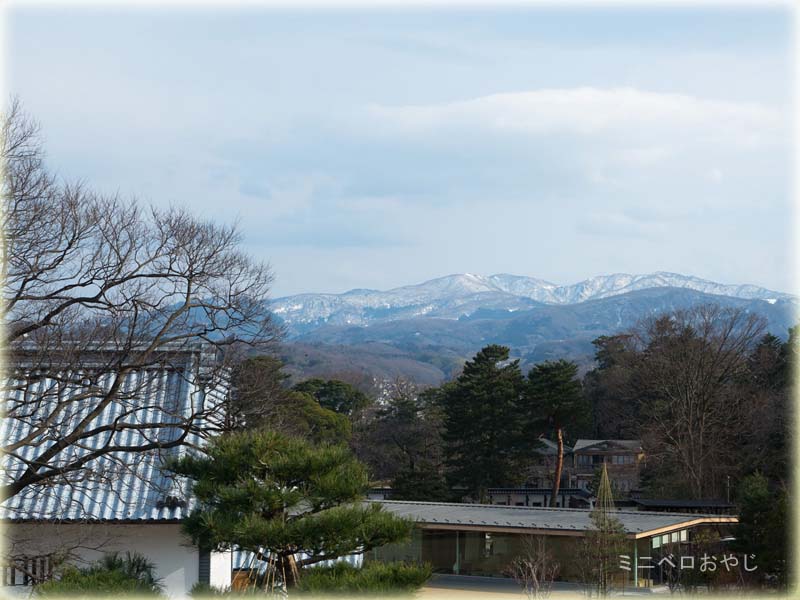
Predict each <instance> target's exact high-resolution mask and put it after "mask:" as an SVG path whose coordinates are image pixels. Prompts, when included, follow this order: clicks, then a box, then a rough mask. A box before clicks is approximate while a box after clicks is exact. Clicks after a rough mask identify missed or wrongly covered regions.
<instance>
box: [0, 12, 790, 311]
mask: <svg viewBox="0 0 800 600" xmlns="http://www.w3.org/2000/svg"><path fill="white" fill-rule="evenodd" d="M790 24H791V15H790V14H789V12H788V11H787V10H786V9H780V8H775V7H772V8H764V9H760V10H757V9H755V8H737V9H711V8H678V7H672V8H669V7H659V8H654V9H643V8H639V9H637V8H631V7H606V8H601V7H595V8H577V7H575V8H569V9H555V8H546V7H515V8H510V7H508V8H503V9H489V8H484V9H471V10H464V9H462V10H456V9H438V10H434V9H430V8H429V9H424V10H423V9H416V10H413V11H412V10H400V9H395V10H382V11H366V10H363V9H361V10H356V9H351V10H338V11H330V10H328V11H322V10H297V11H294V12H292V11H289V10H285V9H284V10H276V9H273V10H264V9H260V10H259V9H228V10H224V11H213V10H211V9H202V8H183V9H170V10H166V9H161V10H153V9H124V10H122V9H115V10H110V9H109V10H101V9H99V8H81V9H79V8H70V9H68V10H67V9H63V8H61V9H57V8H45V7H29V8H25V7H22V6H20V5H16V7H15V8H14V9H13V11H12V12H11V13H10V14H9V16H8V19H7V23H6V29H7V32H8V42H7V46H6V61H7V64H6V72H7V80H8V88H9V91H10V92H11V93H12V94H16V95H18V96H19V97H20V98H21V100H22V101H23V103H24V104H25V106H26V108H27V109H28V110H29V111H30V112H31V113H32V114H33V115H34V116H35V117H36V118H37V119H39V120H40V121H41V123H42V127H43V130H44V133H45V138H46V144H47V149H48V156H49V163H50V165H51V166H52V167H53V168H54V169H55V170H57V171H58V172H59V173H60V174H62V175H63V176H65V177H67V178H81V179H84V180H86V181H87V182H90V183H91V184H92V185H94V186H95V187H96V188H98V189H100V190H101V191H104V192H109V193H112V192H119V193H121V194H122V195H123V196H126V197H136V198H138V199H139V200H141V201H144V202H152V203H156V204H159V205H169V204H179V205H185V206H188V207H191V208H192V209H193V210H194V211H195V212H196V213H197V214H199V215H202V216H204V217H208V218H213V219H216V220H230V219H238V220H239V221H240V223H241V227H242V230H243V232H244V236H245V244H246V246H247V248H248V249H249V250H250V251H251V252H252V253H253V254H254V255H257V256H258V257H261V258H264V259H267V260H269V261H270V263H271V264H272V266H273V269H274V271H275V275H276V282H275V287H274V293H275V295H276V296H277V295H285V294H291V293H298V292H307V291H331V292H340V291H344V290H346V289H350V288H354V287H372V288H387V287H393V286H397V285H402V284H407V283H415V282H418V281H422V280H424V279H428V278H432V277H436V276H440V275H445V274H448V273H455V272H472V273H483V274H490V273H498V272H507V273H514V274H520V275H530V276H535V277H540V278H544V279H548V280H551V281H554V282H558V283H574V282H576V281H578V280H580V279H583V278H586V277H589V276H592V275H597V274H603V273H612V272H629V273H635V272H650V271H655V270H668V271H677V272H682V273H687V274H692V275H697V276H700V277H706V278H709V279H714V280H718V281H723V282H731V283H734V282H742V283H743V282H748V283H756V284H760V285H764V286H766V287H772V288H777V289H780V290H788V289H790V288H791V285H792V281H791V271H792V263H791V261H790V256H791V250H792V248H791V242H792V232H791V226H792V202H791V169H790V167H791V156H790V151H791V126H792V122H791V118H792V89H793V82H792V80H791V70H792V69H791V67H792V63H791V60H792V56H791V51H792V31H791V27H790Z"/></svg>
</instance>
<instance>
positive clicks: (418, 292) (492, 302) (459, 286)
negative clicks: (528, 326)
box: [271, 271, 794, 333]
mask: <svg viewBox="0 0 800 600" xmlns="http://www.w3.org/2000/svg"><path fill="white" fill-rule="evenodd" d="M659 288H675V289H684V290H692V291H695V292H701V293H702V294H707V295H712V296H724V297H727V298H736V299H740V300H763V301H765V302H770V303H775V302H776V301H778V300H792V299H793V298H794V296H792V295H791V294H786V293H783V292H777V291H773V290H769V289H766V288H763V287H759V286H756V285H750V284H723V283H717V282H714V281H709V280H706V279H701V278H699V277H693V276H690V275H681V274H679V273H669V272H665V271H658V272H655V273H647V274H639V275H631V274H627V273H614V274H611V275H598V276H596V277H591V278H589V279H586V280H584V281H580V282H578V283H575V284H572V285H558V284H555V283H552V282H549V281H545V280H543V279H537V278H534V277H526V276H521V275H511V274H506V273H499V274H495V275H475V274H472V273H462V274H454V275H446V276H444V277H439V278H436V279H431V280H429V281H425V282H423V283H419V284H414V285H407V286H402V287H398V288H394V289H390V290H385V291H381V290H371V289H354V290H350V291H348V292H344V293H342V294H297V295H294V296H286V297H283V298H277V299H275V300H274V301H273V302H272V303H271V308H272V310H273V312H274V313H275V315H276V316H277V317H279V318H280V319H281V320H282V321H284V323H286V325H287V326H288V327H289V329H290V331H291V332H294V333H303V332H307V331H309V330H313V329H315V328H316V327H319V326H323V325H345V326H369V325H371V324H373V323H380V322H386V321H394V320H399V319H414V318H424V317H437V318H442V319H458V318H461V317H465V316H470V315H472V314H474V313H476V312H477V311H479V310H480V311H506V312H515V311H523V310H529V309H532V308H534V307H536V306H542V305H552V306H568V305H575V304H580V303H582V302H587V301H591V300H599V299H603V298H611V297H614V296H620V295H623V294H628V293H631V292H637V291H641V290H649V289H659Z"/></svg>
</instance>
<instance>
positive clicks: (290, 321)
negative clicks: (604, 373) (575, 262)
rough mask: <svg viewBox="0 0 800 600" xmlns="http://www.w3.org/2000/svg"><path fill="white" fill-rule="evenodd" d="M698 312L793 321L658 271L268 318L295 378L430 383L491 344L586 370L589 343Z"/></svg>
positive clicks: (352, 299)
mask: <svg viewBox="0 0 800 600" xmlns="http://www.w3.org/2000/svg"><path fill="white" fill-rule="evenodd" d="M705 303H717V304H721V305H723V306H736V307H741V308H744V309H745V310H747V311H750V312H755V313H757V314H760V315H762V316H764V317H765V318H766V320H767V323H768V329H769V330H770V331H771V332H772V333H774V334H775V335H778V336H781V337H785V336H786V332H787V330H788V328H789V327H790V326H792V325H794V323H795V319H796V316H795V310H796V307H797V299H796V297H795V296H793V295H791V294H787V293H783V292H777V291H773V290H768V289H766V288H762V287H758V286H755V285H730V284H722V283H717V282H713V281H708V280H705V279H700V278H698V277H692V276H687V275H681V274H677V273H666V272H656V273H650V274H643V275H628V274H613V275H601V276H598V277H592V278H590V279H586V280H584V281H580V282H578V283H575V284H572V285H558V284H555V283H551V282H549V281H544V280H542V279H536V278H533V277H524V276H519V275H508V274H497V275H488V276H482V275H473V274H469V273H466V274H457V275H448V276H445V277H440V278H437V279H432V280H430V281H426V282H424V283H420V284H416V285H408V286H403V287H398V288H394V289H391V290H387V291H379V290H370V289H355V290H350V291H348V292H345V293H342V294H299V295H294V296H287V297H283V298H277V299H275V300H274V301H273V302H272V303H271V309H272V311H273V313H274V315H275V316H276V317H277V318H278V319H279V320H281V321H282V322H283V323H284V325H285V327H286V331H287V343H286V344H285V348H284V355H285V356H284V358H285V359H286V360H287V362H289V363H290V366H291V368H290V370H292V369H293V370H294V371H295V372H294V373H293V374H294V375H295V376H297V377H303V376H309V375H330V374H331V372H332V371H335V372H337V373H339V372H341V371H349V372H361V373H366V374H368V375H370V376H373V377H376V378H386V377H396V376H405V377H411V378H414V379H417V380H421V381H420V382H421V383H428V384H435V383H439V382H440V381H441V380H443V379H446V378H448V377H451V376H452V375H453V374H455V373H456V372H457V371H458V370H459V369H460V367H461V365H462V364H463V362H464V360H466V359H468V358H469V357H470V356H472V355H473V354H474V353H475V352H476V351H477V350H479V349H480V348H481V347H483V346H484V345H486V344H489V343H500V344H504V345H507V346H509V347H511V348H512V353H513V355H514V356H516V357H518V358H520V359H521V360H522V362H523V365H527V364H532V363H535V362H539V361H541V360H546V359H550V358H560V357H567V358H571V359H573V360H576V361H578V362H579V363H580V364H582V365H584V367H588V365H589V364H590V363H591V360H592V354H593V347H592V344H591V341H592V340H593V339H595V338H596V337H598V336H600V335H609V334H613V333H616V332H619V331H622V330H625V329H627V328H630V327H632V326H633V325H635V324H636V322H637V321H639V320H640V319H642V318H643V317H646V316H650V315H653V314H657V313H660V312H666V311H670V310H675V309H678V308H686V307H689V306H692V305H695V304H705ZM395 367H396V368H395Z"/></svg>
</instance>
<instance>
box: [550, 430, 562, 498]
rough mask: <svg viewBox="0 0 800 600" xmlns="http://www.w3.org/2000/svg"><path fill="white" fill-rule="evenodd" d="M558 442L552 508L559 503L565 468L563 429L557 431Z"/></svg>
mask: <svg viewBox="0 0 800 600" xmlns="http://www.w3.org/2000/svg"><path fill="white" fill-rule="evenodd" d="M556 438H557V440H558V455H557V456H556V470H555V472H554V473H553V493H552V495H551V496H550V506H555V505H556V502H558V489H559V488H560V487H561V470H562V469H563V468H564V432H563V431H562V430H561V427H559V428H558V429H556Z"/></svg>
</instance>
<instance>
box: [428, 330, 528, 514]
mask: <svg viewBox="0 0 800 600" xmlns="http://www.w3.org/2000/svg"><path fill="white" fill-rule="evenodd" d="M523 383H524V380H523V377H522V373H521V372H520V369H519V361H518V360H514V361H509V349H508V348H506V347H504V346H497V345H490V346H486V347H485V348H483V349H482V350H481V351H480V352H478V354H477V355H476V356H475V358H473V359H472V360H471V361H468V362H467V363H466V364H465V365H464V370H463V372H462V374H461V375H460V376H459V377H458V378H457V379H456V380H455V381H454V382H452V383H450V384H448V385H446V386H444V387H443V388H442V393H441V403H442V407H443V409H444V414H445V431H444V436H443V437H444V441H445V453H446V462H447V465H448V467H449V472H448V478H449V480H450V484H451V485H452V486H453V487H456V486H463V487H465V488H466V489H467V490H468V491H469V492H470V494H472V495H473V496H474V497H475V498H477V499H478V500H479V501H481V500H484V499H485V497H486V490H487V488H489V487H491V486H501V485H510V484H513V483H516V482H518V481H519V480H520V479H521V469H520V468H519V467H520V460H521V458H522V456H523V454H524V453H523V452H522V448H521V445H520V441H521V436H520V419H519V399H520V396H521V394H522V388H523Z"/></svg>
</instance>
